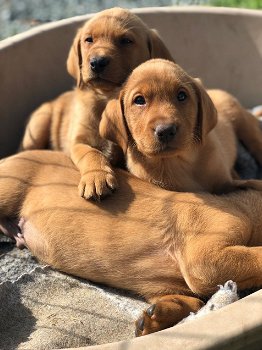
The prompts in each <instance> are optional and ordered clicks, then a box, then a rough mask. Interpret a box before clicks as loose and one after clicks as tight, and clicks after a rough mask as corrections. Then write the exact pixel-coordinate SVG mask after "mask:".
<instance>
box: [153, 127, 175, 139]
mask: <svg viewBox="0 0 262 350" xmlns="http://www.w3.org/2000/svg"><path fill="white" fill-rule="evenodd" d="M176 131H177V128H176V126H175V125H174V124H168V125H163V124H161V125H157V127H156V128H155V135H156V137H157V138H158V140H159V141H160V142H162V143H168V142H170V141H172V140H173V139H174V137H175V136H176Z"/></svg>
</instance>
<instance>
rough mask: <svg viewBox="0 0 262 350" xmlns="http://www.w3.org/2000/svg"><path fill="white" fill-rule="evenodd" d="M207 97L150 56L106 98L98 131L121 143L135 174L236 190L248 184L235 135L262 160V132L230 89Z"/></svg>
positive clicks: (175, 184) (175, 186) (184, 185)
mask: <svg viewBox="0 0 262 350" xmlns="http://www.w3.org/2000/svg"><path fill="white" fill-rule="evenodd" d="M209 95H210V96H209ZM209 95H208V94H207V92H206V91H205V89H204V88H203V86H202V84H201V82H200V81H199V80H197V79H193V78H192V77H190V76H189V75H188V74H186V73H185V72H184V71H183V69H182V68H181V67H179V66H178V65H176V64H175V63H173V62H170V61H167V60H161V59H157V60H150V61H148V62H145V63H143V64H141V65H140V66H139V67H137V68H136V69H135V70H134V71H133V73H132V74H131V75H130V77H129V78H128V80H127V82H126V84H125V86H124V87H123V89H122V91H121V93H120V95H119V96H120V97H119V98H118V99H113V100H111V101H110V102H109V103H108V105H107V107H106V109H105V111H104V113H103V117H102V120H101V124H100V135H101V136H102V137H104V138H106V139H108V140H110V141H112V142H114V143H116V144H118V145H119V146H121V148H122V150H123V151H124V153H125V154H126V159H127V167H128V169H129V171H130V172H131V173H132V174H134V175H136V176H137V177H139V178H141V179H145V180H147V181H149V182H152V183H154V184H156V185H159V186H161V187H163V188H165V189H168V190H177V191H191V192H200V191H208V192H211V193H218V194H219V193H225V192H228V191H231V190H234V189H235V188H238V187H242V185H243V183H242V182H241V181H240V180H236V179H233V166H234V163H235V160H236V153H237V147H236V144H237V143H236V138H237V137H238V138H239V139H240V140H241V141H243V143H244V144H245V145H246V146H247V148H248V149H249V150H250V152H251V153H253V155H254V156H255V157H256V159H257V160H258V161H259V163H260V164H262V133H261V131H260V128H259V123H258V121H257V120H256V118H255V117H253V116H252V115H251V114H250V113H248V112H247V111H246V110H244V108H243V107H242V106H241V105H240V104H239V103H238V101H237V100H235V99H234V98H233V97H232V96H231V95H229V94H228V93H226V92H223V91H219V90H210V91H209ZM210 97H211V98H212V99H211V98H210ZM212 100H213V102H212ZM214 103H215V105H216V108H217V109H216V108H215V106H214Z"/></svg>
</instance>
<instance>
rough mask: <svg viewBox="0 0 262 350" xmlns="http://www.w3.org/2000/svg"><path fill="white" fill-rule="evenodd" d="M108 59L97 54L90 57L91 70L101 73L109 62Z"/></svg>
mask: <svg viewBox="0 0 262 350" xmlns="http://www.w3.org/2000/svg"><path fill="white" fill-rule="evenodd" d="M109 61H110V59H109V58H108V57H106V56H97V57H92V58H91V59H90V66H91V69H92V71H93V72H95V73H101V72H103V70H104V69H105V67H106V66H107V65H108V64H109Z"/></svg>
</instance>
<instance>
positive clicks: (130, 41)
mask: <svg viewBox="0 0 262 350" xmlns="http://www.w3.org/2000/svg"><path fill="white" fill-rule="evenodd" d="M132 43H133V41H132V40H131V39H129V38H127V37H123V38H121V39H120V44H121V45H128V44H132Z"/></svg>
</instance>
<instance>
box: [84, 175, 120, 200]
mask: <svg viewBox="0 0 262 350" xmlns="http://www.w3.org/2000/svg"><path fill="white" fill-rule="evenodd" d="M117 187H118V185H117V180H116V177H115V174H114V172H113V171H112V170H111V169H110V170H107V169H105V170H102V169H101V170H90V171H88V172H87V173H86V174H84V175H83V176H81V180H80V183H79V185H78V189H79V194H80V196H81V197H83V198H85V199H94V200H97V201H99V200H100V199H101V198H103V197H105V196H108V195H110V194H112V192H113V191H115V190H116V189H117Z"/></svg>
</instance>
